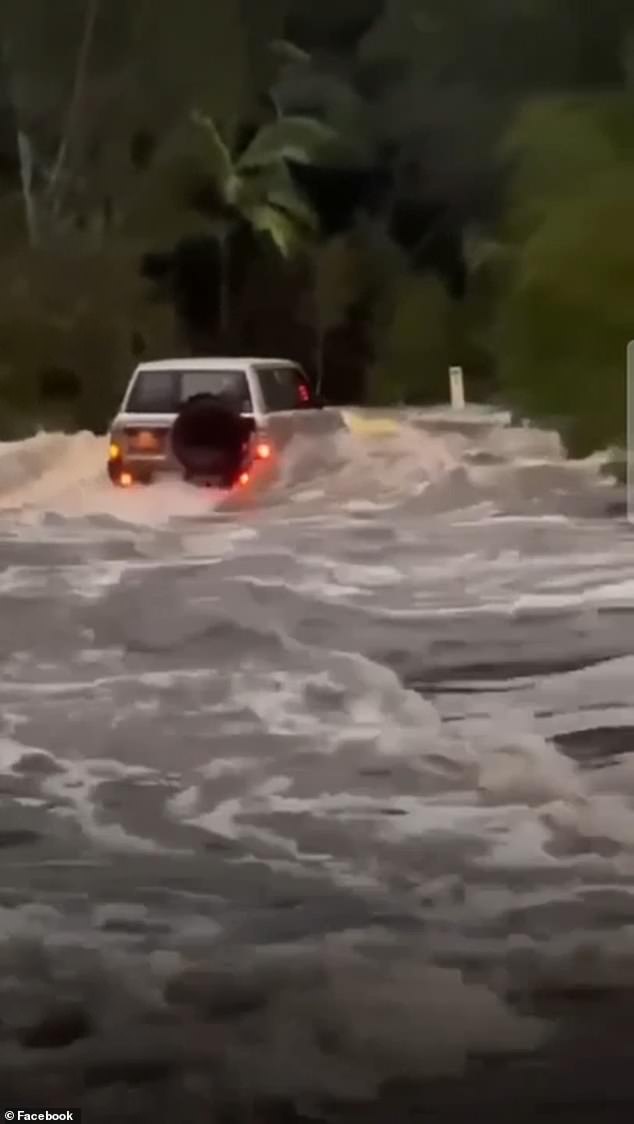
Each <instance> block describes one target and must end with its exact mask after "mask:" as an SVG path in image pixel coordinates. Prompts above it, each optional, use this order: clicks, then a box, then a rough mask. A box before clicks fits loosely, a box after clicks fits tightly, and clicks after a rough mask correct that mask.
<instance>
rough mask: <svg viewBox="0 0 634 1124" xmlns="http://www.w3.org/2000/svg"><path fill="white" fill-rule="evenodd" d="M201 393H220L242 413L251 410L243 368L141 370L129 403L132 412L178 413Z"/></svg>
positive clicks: (128, 409)
mask: <svg viewBox="0 0 634 1124" xmlns="http://www.w3.org/2000/svg"><path fill="white" fill-rule="evenodd" d="M198 394H217V395H221V396H222V397H223V398H225V399H226V400H227V401H229V402H230V403H231V404H232V405H233V407H234V409H236V410H239V411H240V413H243V414H248V413H251V412H252V405H251V395H250V393H249V384H248V382H247V377H246V374H245V372H244V371H236V370H233V371H222V370H218V371H196V370H194V371H187V370H166V369H159V370H154V371H152V370H148V371H143V370H142V371H139V373H138V375H137V377H136V379H135V380H134V383H133V385H132V388H131V391H130V395H129V397H128V400H127V403H126V410H127V411H128V412H129V413H133V414H175V413H177V412H178V410H180V408H181V406H183V405H184V404H185V402H187V401H188V400H189V399H190V398H194V397H195V396H196V395H198Z"/></svg>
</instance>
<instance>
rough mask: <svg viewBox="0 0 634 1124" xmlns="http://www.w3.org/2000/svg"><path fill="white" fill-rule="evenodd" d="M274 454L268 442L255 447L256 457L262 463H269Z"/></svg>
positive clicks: (261, 442) (262, 442)
mask: <svg viewBox="0 0 634 1124" xmlns="http://www.w3.org/2000/svg"><path fill="white" fill-rule="evenodd" d="M272 452H273V450H272V449H271V446H270V445H269V443H268V441H260V443H259V444H258V445H256V446H255V455H256V457H257V459H258V460H260V461H268V460H269V458H270V456H271V453H272Z"/></svg>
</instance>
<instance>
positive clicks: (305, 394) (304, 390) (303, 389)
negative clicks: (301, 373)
mask: <svg viewBox="0 0 634 1124" xmlns="http://www.w3.org/2000/svg"><path fill="white" fill-rule="evenodd" d="M297 397H298V398H299V400H300V402H301V403H302V404H304V405H305V404H306V403H307V402H310V391H309V389H308V387H307V386H306V384H305V383H303V382H302V383H300V384H299V387H298V388H297Z"/></svg>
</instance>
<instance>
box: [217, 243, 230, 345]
mask: <svg viewBox="0 0 634 1124" xmlns="http://www.w3.org/2000/svg"><path fill="white" fill-rule="evenodd" d="M229 238H230V235H229V233H227V232H225V233H223V234H221V235H220V237H219V238H218V263H219V282H218V294H219V301H218V319H219V322H220V334H221V336H222V340H223V343H226V341H227V339H228V336H229V321H230V315H231V309H230V301H229V265H230V258H229Z"/></svg>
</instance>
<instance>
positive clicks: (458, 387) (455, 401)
mask: <svg viewBox="0 0 634 1124" xmlns="http://www.w3.org/2000/svg"><path fill="white" fill-rule="evenodd" d="M449 396H450V399H451V407H452V409H453V410H464V408H465V400H464V375H463V373H462V367H450V368H449Z"/></svg>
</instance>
